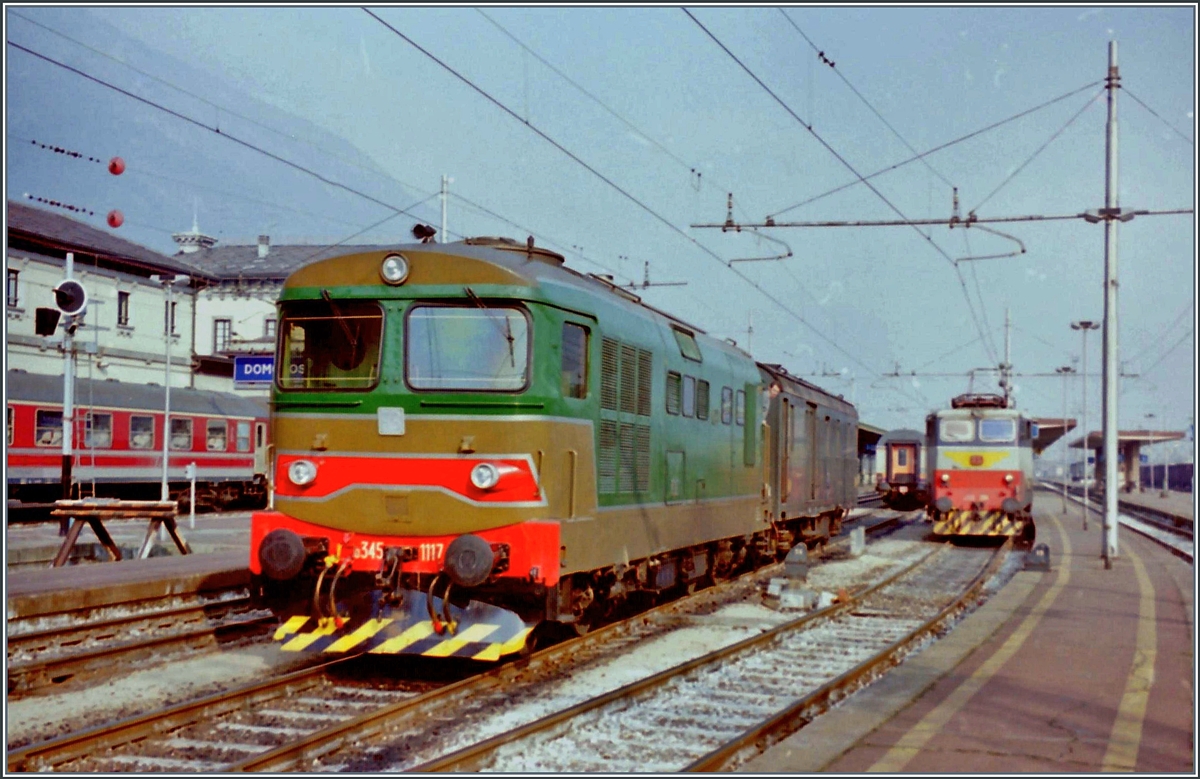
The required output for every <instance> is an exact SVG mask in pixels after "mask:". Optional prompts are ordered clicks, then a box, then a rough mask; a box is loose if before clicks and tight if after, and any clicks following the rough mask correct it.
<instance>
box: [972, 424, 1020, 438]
mask: <svg viewBox="0 0 1200 779" xmlns="http://www.w3.org/2000/svg"><path fill="white" fill-rule="evenodd" d="M979 440H980V441H990V442H992V443H1008V442H1010V441H1015V440H1017V422H1016V420H1014V419H981V420H979Z"/></svg>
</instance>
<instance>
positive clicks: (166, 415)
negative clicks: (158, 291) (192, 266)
mask: <svg viewBox="0 0 1200 779" xmlns="http://www.w3.org/2000/svg"><path fill="white" fill-rule="evenodd" d="M150 280H151V281H153V282H155V283H157V284H162V285H163V287H164V288H165V289H166V292H167V302H166V309H165V310H164V312H163V331H164V336H163V341H165V342H166V360H165V363H166V367H165V368H164V371H163V374H164V379H163V395H164V401H163V441H162V497H161V498H160V500H163V501H167V500H169V499H170V497H171V491H170V487H169V486H168V484H167V467H168V460H169V457H170V438H171V338H172V336H174V334H175V327H174V325H175V317H174V313H175V312H174V311H172V305H173V304H174V302H175V284H177V283H179V282H184V283H186V282H188V281H190V280H191V279H189V278H188V277H187V276H159V275H158V274H154V275H153V276H151V277H150ZM160 530H161V528H160Z"/></svg>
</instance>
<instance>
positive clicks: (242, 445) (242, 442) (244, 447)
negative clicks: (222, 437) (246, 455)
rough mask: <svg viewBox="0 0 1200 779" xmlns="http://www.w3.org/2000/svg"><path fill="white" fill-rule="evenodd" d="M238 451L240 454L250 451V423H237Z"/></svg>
mask: <svg viewBox="0 0 1200 779" xmlns="http://www.w3.org/2000/svg"><path fill="white" fill-rule="evenodd" d="M237 450H238V451H239V452H248V451H250V423H249V422H238V423H237Z"/></svg>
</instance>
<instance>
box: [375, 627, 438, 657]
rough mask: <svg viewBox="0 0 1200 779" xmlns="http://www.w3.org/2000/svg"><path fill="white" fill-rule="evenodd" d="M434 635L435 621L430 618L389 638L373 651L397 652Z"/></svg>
mask: <svg viewBox="0 0 1200 779" xmlns="http://www.w3.org/2000/svg"><path fill="white" fill-rule="evenodd" d="M431 635H433V623H432V622H430V621H429V620H425V621H424V622H418V623H417V624H415V625H413V626H412V627H410V628H409V629H408V630H405V631H404V632H403V633H401V634H400V635H398V636H394V637H392V638H389V639H388V640H387V641H384V642H383V643H382V644H380V645H379V646H377V647H375V648H374V649H372V650H371V652H373V653H375V654H379V655H390V654H395V653H397V652H399V651H401V650H403V649H404V648H405V647H406V646H408V645H410V644H415V643H417V642H418V641H420V640H421V639H423V638H426V637H428V636H431Z"/></svg>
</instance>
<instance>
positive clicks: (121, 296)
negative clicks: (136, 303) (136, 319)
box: [117, 292, 129, 327]
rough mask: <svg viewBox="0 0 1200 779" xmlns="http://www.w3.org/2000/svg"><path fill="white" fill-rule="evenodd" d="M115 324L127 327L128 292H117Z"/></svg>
mask: <svg viewBox="0 0 1200 779" xmlns="http://www.w3.org/2000/svg"><path fill="white" fill-rule="evenodd" d="M117 324H118V325H120V326H121V327H129V293H128V292H118V293H117Z"/></svg>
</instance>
